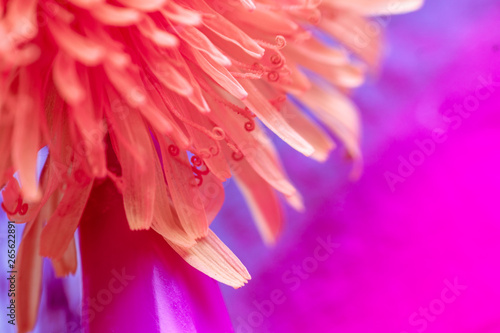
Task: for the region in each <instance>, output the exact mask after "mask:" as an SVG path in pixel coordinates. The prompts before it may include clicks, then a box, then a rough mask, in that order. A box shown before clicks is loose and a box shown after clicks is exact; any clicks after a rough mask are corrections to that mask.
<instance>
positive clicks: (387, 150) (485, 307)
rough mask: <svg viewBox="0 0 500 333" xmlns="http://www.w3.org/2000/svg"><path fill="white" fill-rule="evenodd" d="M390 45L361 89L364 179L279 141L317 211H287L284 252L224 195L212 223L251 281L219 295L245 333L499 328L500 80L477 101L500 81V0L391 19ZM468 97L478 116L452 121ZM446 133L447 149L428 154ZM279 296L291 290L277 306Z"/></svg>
mask: <svg viewBox="0 0 500 333" xmlns="http://www.w3.org/2000/svg"><path fill="white" fill-rule="evenodd" d="M386 40H387V44H388V45H387V47H388V48H387V51H386V56H385V60H384V63H383V66H382V69H381V71H380V73H379V75H378V76H377V77H372V78H370V79H369V82H368V83H367V84H366V85H365V86H364V87H363V88H362V89H359V90H358V91H356V92H355V95H354V99H355V100H356V102H357V104H358V105H359V108H360V111H361V114H362V118H363V127H364V132H363V143H362V145H363V147H362V148H363V152H364V156H365V162H366V163H365V170H364V175H363V176H362V178H361V179H360V180H359V181H358V182H354V183H353V182H348V181H347V176H348V173H349V165H348V163H347V162H346V161H344V160H343V159H342V156H343V154H342V152H337V153H335V154H333V156H332V157H331V158H330V159H329V160H328V161H327V162H326V163H324V164H318V163H316V162H314V161H309V160H308V159H306V158H304V157H302V156H300V154H298V153H296V152H293V151H292V150H291V149H289V148H287V147H286V146H285V145H282V144H278V145H279V146H280V149H281V153H282V157H283V159H284V163H285V166H286V167H287V170H288V171H289V174H290V177H291V179H292V180H294V181H295V183H296V185H297V187H298V188H299V189H300V190H301V192H302V194H303V196H304V199H305V203H306V207H307V212H306V213H305V214H300V213H296V212H293V211H291V210H290V209H287V218H288V220H287V227H286V230H285V232H284V234H283V236H282V237H281V239H280V241H279V242H278V244H277V245H276V246H275V247H274V248H266V247H265V246H263V245H262V243H261V242H260V241H259V236H258V234H257V232H256V229H255V228H254V227H253V225H252V221H251V218H250V217H249V212H248V210H247V208H246V207H245V206H244V205H242V204H241V200H242V198H241V196H240V195H239V193H238V191H237V190H236V189H235V186H234V184H232V185H229V186H228V187H226V189H227V193H226V196H227V203H226V205H225V207H224V209H223V212H222V214H221V215H220V216H219V217H218V220H217V221H216V222H215V226H214V228H215V229H216V232H217V233H218V234H219V235H221V238H222V239H223V240H224V241H225V242H226V243H227V244H228V246H229V247H230V248H232V249H234V251H235V252H236V254H237V255H238V256H239V257H240V258H241V259H242V261H243V263H244V264H245V265H247V267H248V268H249V271H250V273H251V274H252V277H253V279H252V281H251V282H250V283H249V284H248V285H247V286H245V287H244V288H242V289H239V290H233V289H231V288H227V287H222V289H223V293H224V296H225V299H226V303H227V306H228V309H229V312H230V315H231V317H232V320H233V323H234V325H235V329H236V332H237V333H247V332H342V333H349V332H394V333H404V332H408V333H413V332H456V333H460V332H468V333H472V332H474V333H489V332H500V300H499V296H500V285H499V283H500V268H499V266H500V259H499V253H500V241H499V237H500V212H499V206H500V195H499V189H500V175H499V170H500V157H499V156H500V114H499V109H500V84H499V85H498V87H495V85H494V84H493V85H490V89H491V92H490V91H487V90H484V89H483V90H481V91H480V92H482V93H485V94H486V93H487V92H490V96H489V97H487V98H485V99H484V100H482V101H479V103H478V105H473V103H474V99H473V96H474V93H475V89H476V87H477V86H478V85H480V84H481V78H484V79H488V78H489V76H490V75H491V76H492V78H493V80H496V82H499V83H500V66H499V65H500V3H499V2H498V1H492V0H481V1H465V0H459V1H450V0H447V1H446V0H436V1H427V3H426V5H425V6H424V8H423V9H422V10H421V11H419V12H417V13H412V14H409V15H404V16H398V17H393V18H391V19H390V20H389V21H388V24H387V31H386ZM464 102H466V103H470V105H471V107H472V109H474V111H473V112H472V113H471V114H470V115H469V116H467V114H464V116H460V115H450V114H449V113H448V112H449V111H447V109H449V108H452V107H453V105H454V104H455V103H458V104H459V105H460V104H462V103H464ZM443 114H445V115H448V116H449V117H450V118H449V119H448V121H451V123H449V122H446V120H445V119H444V118H443ZM451 117H459V118H451ZM450 125H452V126H451V127H450ZM439 129H440V130H442V132H440V133H444V134H443V135H446V136H444V137H442V136H441V137H440V138H441V139H443V138H446V141H445V142H442V143H434V146H435V147H434V149H432V145H431V144H429V140H432V138H433V131H434V130H439ZM415 140H417V141H418V142H421V143H422V142H427V147H428V149H429V151H427V153H428V155H423V154H422V153H419V152H418V151H419V150H421V149H420V148H419V146H418V145H417V143H415ZM419 156H420V157H422V156H424V157H423V160H422V161H419V160H418V157H419ZM410 157H411V158H412V161H413V162H417V163H421V165H418V166H415V167H414V170H412V169H410V170H402V171H403V172H404V171H407V173H404V177H402V178H401V179H402V180H404V181H402V182H397V183H396V184H395V185H394V188H393V190H394V191H392V190H391V187H390V185H389V183H388V182H387V181H386V178H385V174H386V172H392V173H394V174H398V167H399V166H400V163H401V162H400V158H403V159H405V160H407V161H408V160H409V159H410ZM401 179H400V180H401ZM318 237H320V238H321V239H323V240H327V238H328V237H330V238H331V240H332V242H334V243H336V244H337V245H338V248H335V249H334V250H333V253H332V254H330V255H329V256H328V257H327V259H326V260H324V261H318V260H316V259H313V257H314V254H315V250H316V248H317V247H318V245H319V244H320V243H318V240H317V239H318ZM321 254H322V255H323V254H324V252H321ZM302 265H305V268H301V270H302V272H303V273H293V269H294V266H298V267H302ZM304 269H306V270H308V271H309V272H310V273H307V272H305V271H304ZM299 274H301V275H299ZM294 279H295V280H294ZM455 283H456V284H458V289H454V290H450V287H448V285H449V284H451V285H453V284H455ZM276 290H278V291H276ZM273 291H274V292H275V293H276V292H278V293H279V292H280V291H281V292H283V296H282V297H281V298H278V300H277V301H278V302H279V303H280V304H274V305H272V306H271V305H270V301H272V298H273ZM453 292H455V294H454V293H453ZM259 308H260V309H259ZM426 311H427V314H426Z"/></svg>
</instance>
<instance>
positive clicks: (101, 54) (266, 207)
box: [0, 0, 421, 326]
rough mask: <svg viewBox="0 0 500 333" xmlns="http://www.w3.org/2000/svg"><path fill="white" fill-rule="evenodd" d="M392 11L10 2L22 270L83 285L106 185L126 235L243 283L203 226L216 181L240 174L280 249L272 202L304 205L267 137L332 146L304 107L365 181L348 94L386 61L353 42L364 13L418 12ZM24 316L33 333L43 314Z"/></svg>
mask: <svg viewBox="0 0 500 333" xmlns="http://www.w3.org/2000/svg"><path fill="white" fill-rule="evenodd" d="M391 3H392V1H389V0H377V1H366V0H356V1H352V0H350V1H347V0H326V1H323V2H320V1H318V0H282V1H252V0H241V1H229V2H226V1H220V0H212V1H204V0H179V1H171V0H170V1H167V0H148V1H139V0H116V1H103V0H102V1H101V0H92V1H83V0H58V1H56V0H47V1H36V0H25V1H21V0H9V1H2V2H1V3H0V14H1V19H0V75H1V76H0V110H1V113H2V119H1V121H0V126H1V132H0V152H1V153H2V156H3V159H2V161H1V162H0V186H2V187H4V186H5V189H4V190H3V192H2V195H3V198H4V202H3V204H2V207H3V209H4V210H5V211H6V212H7V214H8V216H9V218H10V219H12V220H14V221H16V222H18V223H25V222H26V223H27V224H26V231H25V237H24V240H23V242H22V244H21V250H20V251H19V256H18V264H17V266H18V269H19V270H20V271H21V272H22V271H23V270H26V269H27V267H31V266H32V264H33V260H34V259H33V258H34V257H36V256H38V255H41V256H45V257H49V258H51V259H52V262H53V264H54V267H55V269H56V272H57V273H58V275H61V276H62V275H66V274H69V273H71V272H74V270H75V268H76V265H77V264H76V255H75V245H74V244H75V243H74V233H75V230H76V229H77V227H78V224H79V221H80V218H81V215H82V213H83V211H84V209H85V206H86V203H87V201H88V199H89V195H90V193H91V189H92V188H93V186H94V185H95V184H98V183H100V182H102V181H103V179H105V178H110V179H112V180H113V181H114V183H115V185H116V187H117V188H118V189H119V190H120V191H121V193H122V195H123V203H124V207H125V212H126V217H127V221H128V224H129V227H130V229H132V230H146V229H153V230H155V231H156V232H157V233H159V234H160V235H161V236H163V237H164V239H165V240H166V242H167V243H168V244H170V246H171V247H172V248H173V249H174V250H175V251H176V252H177V253H179V254H180V255H181V256H182V257H183V258H184V259H185V260H186V261H187V262H188V263H189V264H191V265H192V266H194V267H195V268H197V269H199V270H200V271H202V272H204V273H206V274H207V275H209V276H211V277H213V278H215V279H217V280H218V281H220V282H223V283H225V284H228V285H230V286H233V287H240V286H242V285H244V284H245V283H246V282H247V281H248V279H250V275H249V274H248V272H247V270H246V269H245V267H244V266H243V265H242V263H241V262H240V261H239V260H238V259H237V258H236V257H235V255H234V254H233V253H232V252H231V251H230V250H229V249H228V248H227V247H226V246H225V245H224V244H223V243H222V242H221V241H220V240H219V239H218V238H217V236H216V235H215V234H214V233H213V232H212V231H210V229H209V225H210V223H211V222H212V220H213V219H214V217H215V216H216V214H217V212H218V211H219V209H220V207H221V205H222V203H223V201H224V191H223V186H222V183H223V182H224V181H225V180H227V179H228V178H229V177H230V176H231V174H233V175H234V177H235V179H236V181H237V183H238V185H239V186H240V188H241V190H242V192H243V193H244V195H245V197H246V199H247V201H248V203H249V205H250V207H251V208H252V212H253V215H254V217H255V220H256V222H257V227H258V229H259V231H260V232H261V234H262V237H263V239H264V240H265V241H266V242H268V243H272V242H274V241H275V239H276V237H277V235H278V233H279V231H280V230H281V225H282V223H281V215H280V207H279V203H278V195H277V193H281V194H282V195H283V196H284V197H285V199H286V200H287V201H288V203H289V204H290V205H292V206H293V207H295V208H297V209H301V208H302V202H301V198H300V195H299V194H298V192H297V190H296V189H295V187H294V186H293V185H292V183H291V181H290V180H289V179H288V177H287V176H286V174H285V172H284V170H283V168H282V166H281V164H280V162H279V158H278V156H277V153H276V151H275V148H274V146H273V144H272V143H271V141H270V139H269V137H268V135H267V134H266V131H265V129H264V128H265V127H267V128H268V129H269V130H271V131H272V132H274V133H275V134H276V135H277V136H278V137H280V138H281V139H282V140H284V141H285V142H286V143H288V144H289V145H290V146H291V147H293V148H295V149H296V150H298V151H299V152H301V153H303V154H304V155H307V156H311V157H312V158H314V159H317V160H319V161H324V160H325V159H326V158H327V156H328V153H329V152H330V150H332V149H333V148H334V146H335V144H334V142H333V140H332V139H331V138H330V137H329V136H328V134H326V133H325V131H324V130H322V129H321V127H319V126H318V125H317V124H316V123H315V121H314V120H311V119H310V117H309V116H307V115H306V114H304V113H302V112H301V111H300V109H299V107H298V106H297V105H299V106H304V107H307V108H308V109H310V110H311V113H312V114H313V115H314V117H315V118H317V119H318V120H319V121H320V122H322V123H324V124H325V126H326V127H327V128H328V129H329V130H331V131H333V132H334V133H335V134H336V135H337V136H338V138H339V139H340V140H341V141H342V142H343V143H344V145H345V147H346V150H347V153H348V155H349V156H350V157H351V158H352V159H353V160H354V161H356V164H355V165H356V168H355V169H354V172H353V175H354V176H355V175H356V174H357V173H359V165H360V151H359V148H358V141H359V122H358V115H357V113H356V109H355V107H354V105H353V104H352V103H351V102H350V100H349V99H348V97H347V93H348V92H349V90H350V89H352V88H354V87H357V86H359V85H360V84H361V83H362V82H363V76H364V71H365V65H364V64H363V63H362V61H364V62H365V63H367V64H368V65H371V66H373V65H374V64H375V63H376V62H377V58H378V56H379V36H378V34H375V35H373V34H372V35H366V34H365V33H363V32H362V31H361V33H360V32H359V31H360V30H361V29H362V28H363V26H364V24H365V22H366V19H365V16H369V15H376V14H384V13H388V14H396V13H402V12H406V11H409V10H413V9H416V8H418V7H419V6H420V5H421V1H420V0H401V1H400V2H399V3H397V4H396V6H394V5H390V4H391ZM319 32H323V33H326V34H328V35H330V36H331V37H333V38H334V39H335V40H337V41H338V42H340V43H341V44H344V45H345V47H347V48H348V49H349V50H350V51H351V52H352V53H353V54H354V56H356V58H357V60H356V59H354V57H353V56H351V55H350V54H348V53H347V52H345V48H341V47H339V46H337V47H335V46H332V45H331V44H328V43H325V42H324V39H323V38H321V37H319V36H318V34H319ZM288 97H290V98H288ZM291 99H293V101H294V103H292V102H291ZM44 146H47V147H48V151H49V156H48V158H47V162H46V164H45V166H44V168H43V171H42V175H41V179H40V184H38V183H37V179H36V164H37V152H38V151H39V149H40V148H41V147H44ZM115 155H116V159H117V163H110V162H109V161H110V160H113V161H114V158H115ZM16 170H17V171H18V172H19V180H20V183H21V184H22V186H19V184H18V182H17V180H16V179H15V178H14V177H13V173H14V171H16ZM35 270H36V271H40V270H39V269H38V266H36V269H35ZM20 274H22V273H20ZM23 281H24V282H23V283H25V284H26V288H25V289H29V288H28V286H29V285H37V286H39V284H36V283H35V284H33V283H32V282H30V281H29V280H26V279H24V280H23ZM32 289H33V288H32ZM34 289H36V288H34ZM36 293H37V292H36V290H35V291H34V294H33V295H36ZM27 299H31V298H29V297H28V298H27ZM28 303H29V302H28ZM28 303H24V304H25V305H24V307H23V310H26V311H28V312H29V313H30V314H32V316H31V317H29V316H28V317H29V319H26V323H27V326H30V325H31V324H32V323H33V322H34V319H35V318H36V304H37V303H36V302H31V303H29V304H30V305H28ZM33 316H35V317H33ZM25 318H26V317H25Z"/></svg>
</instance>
